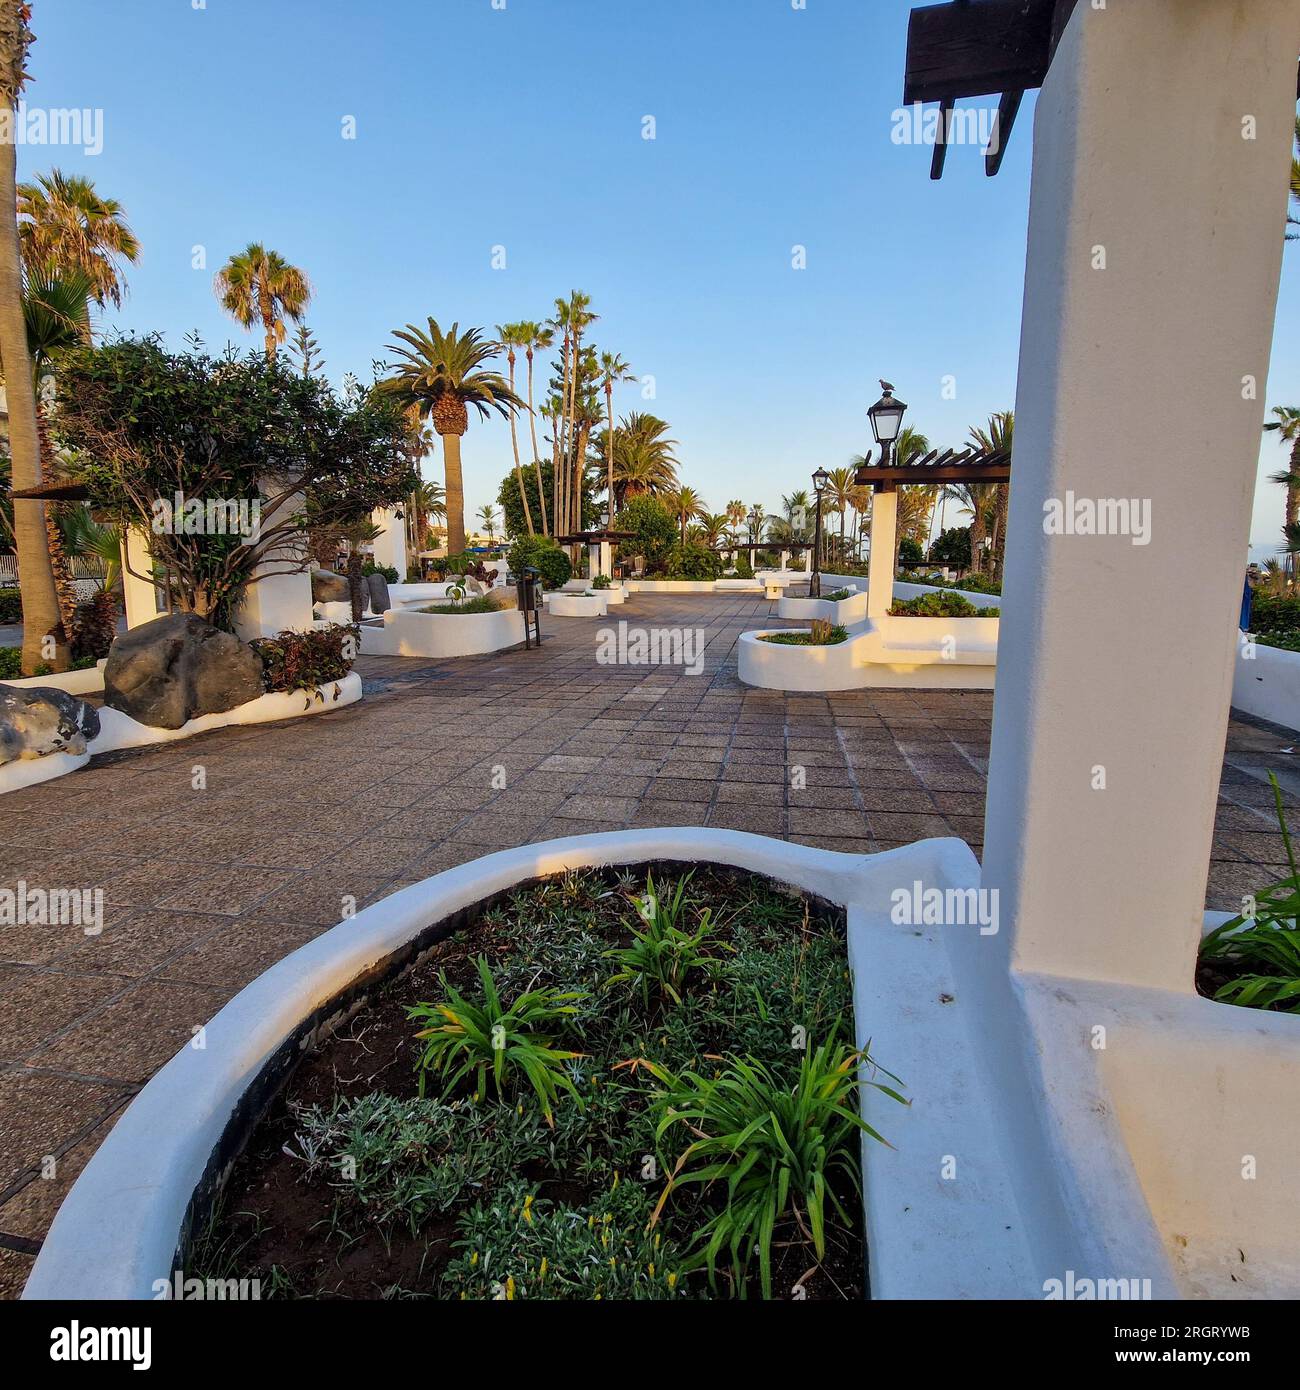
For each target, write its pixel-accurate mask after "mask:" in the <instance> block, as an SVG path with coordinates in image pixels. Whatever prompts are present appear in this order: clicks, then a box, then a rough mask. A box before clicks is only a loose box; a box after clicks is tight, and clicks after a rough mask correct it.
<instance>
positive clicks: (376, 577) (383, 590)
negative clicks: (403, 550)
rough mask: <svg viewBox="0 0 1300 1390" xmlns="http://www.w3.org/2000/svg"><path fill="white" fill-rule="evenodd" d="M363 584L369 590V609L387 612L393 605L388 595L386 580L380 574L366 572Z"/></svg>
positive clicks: (375, 611) (373, 611)
mask: <svg viewBox="0 0 1300 1390" xmlns="http://www.w3.org/2000/svg"><path fill="white" fill-rule="evenodd" d="M365 584H366V588H367V589H368V590H369V591H370V611H371V612H372V613H387V612H388V610H389V609H390V608H391V607H392V606H393V601H392V599H391V598H389V596H388V580H387V579H385V578H384V576H383V575H382V574H368V575H366V579H365Z"/></svg>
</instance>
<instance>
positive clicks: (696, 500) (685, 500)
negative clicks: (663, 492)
mask: <svg viewBox="0 0 1300 1390" xmlns="http://www.w3.org/2000/svg"><path fill="white" fill-rule="evenodd" d="M668 505H669V506H670V507H671V508H672V510H673V515H674V516H675V517H676V518H677V520H678V521H679V522H680V523H681V528H682V544H683V545H685V544H686V527H687V525H688V523H690V522H692V521H694V520H695V518H696V517H700V516H704V515H706V514H707V509H706V507H705V505H704V499H703V498H702V497H701V496H700V494H699V493H698V492H696V491H695V489H694V488H693V487H679V488H678V489H677V491H676V492H674V493H673V494H672V496H671V497H670V498H669V499H668Z"/></svg>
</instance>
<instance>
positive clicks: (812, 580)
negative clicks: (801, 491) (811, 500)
mask: <svg viewBox="0 0 1300 1390" xmlns="http://www.w3.org/2000/svg"><path fill="white" fill-rule="evenodd" d="M830 480H831V475H830V474H829V473H828V472H827V471H826V470H825V469H824V468H819V469H818V470H817V471H816V473H814V474H813V478H812V481H813V494H814V495H815V496H816V498H817V523H816V526H815V527H814V530H813V562H812V573H811V574H810V575H809V576H808V597H809V598H821V596H822V493H824V492H825V491H826V484H827V483H828V482H830Z"/></svg>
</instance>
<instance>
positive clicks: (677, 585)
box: [626, 579, 716, 594]
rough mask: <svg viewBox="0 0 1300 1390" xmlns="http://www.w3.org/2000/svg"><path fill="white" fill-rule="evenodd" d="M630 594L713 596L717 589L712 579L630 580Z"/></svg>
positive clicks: (628, 583) (627, 584) (628, 589)
mask: <svg viewBox="0 0 1300 1390" xmlns="http://www.w3.org/2000/svg"><path fill="white" fill-rule="evenodd" d="M626 588H627V591H628V593H629V594H711V593H713V592H714V589H715V588H716V581H715V580H712V579H629V580H628V581H627V583H626Z"/></svg>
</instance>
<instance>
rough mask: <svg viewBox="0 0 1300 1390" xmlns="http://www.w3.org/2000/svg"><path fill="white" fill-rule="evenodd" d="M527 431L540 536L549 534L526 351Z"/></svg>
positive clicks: (530, 354) (530, 362)
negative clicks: (530, 440) (539, 511)
mask: <svg viewBox="0 0 1300 1390" xmlns="http://www.w3.org/2000/svg"><path fill="white" fill-rule="evenodd" d="M528 430H529V433H530V434H531V435H532V438H533V471H534V472H535V473H536V474H537V499H538V501H539V502H541V504H542V535H544V536H549V535H550V534H551V525H550V522H549V521H548V520H547V518H546V489H545V488H544V487H543V486H542V460H541V457H540V455H539V454H538V452H537V416H536V414H535V413H534V411H533V350H532V348H531V347H530V348H529V349H528Z"/></svg>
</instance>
